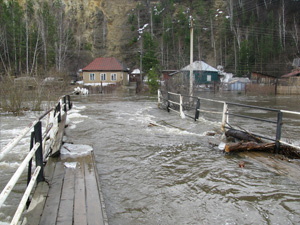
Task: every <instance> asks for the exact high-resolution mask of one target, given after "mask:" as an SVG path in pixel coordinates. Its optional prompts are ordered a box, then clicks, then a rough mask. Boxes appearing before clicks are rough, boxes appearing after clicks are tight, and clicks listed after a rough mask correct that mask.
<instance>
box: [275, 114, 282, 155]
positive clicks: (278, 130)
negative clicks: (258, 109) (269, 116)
mask: <svg viewBox="0 0 300 225" xmlns="http://www.w3.org/2000/svg"><path fill="white" fill-rule="evenodd" d="M281 127H282V112H281V111H279V112H278V113H277V128H276V143H275V147H276V153H277V154H278V152H279V148H280V139H281Z"/></svg>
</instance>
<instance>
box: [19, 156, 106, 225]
mask: <svg viewBox="0 0 300 225" xmlns="http://www.w3.org/2000/svg"><path fill="white" fill-rule="evenodd" d="M75 163H76V167H75V166H74V165H75ZM70 165H73V166H74V167H72V166H70ZM45 178H46V181H45V182H40V183H39V184H38V186H37V189H36V191H35V194H34V196H33V199H32V202H31V204H30V206H29V208H28V210H27V213H26V214H25V216H24V217H25V220H24V222H23V224H30V225H39V224H40V225H50V224H51V225H52V224H56V225H60V224H63V225H77V224H78V225H79V224H80V225H85V224H88V225H107V224H108V222H107V217H106V213H105V206H104V203H103V197H102V193H101V188H100V184H99V179H98V173H97V168H96V166H95V160H94V155H93V152H90V153H89V154H87V155H84V156H78V157H76V158H65V159H62V158H61V157H60V156H58V157H55V158H50V159H49V160H48V162H47V164H46V167H45Z"/></svg>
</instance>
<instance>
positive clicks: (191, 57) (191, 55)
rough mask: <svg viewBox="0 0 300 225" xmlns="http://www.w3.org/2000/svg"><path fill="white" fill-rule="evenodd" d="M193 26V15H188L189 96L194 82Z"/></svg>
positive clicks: (191, 94) (191, 93)
mask: <svg viewBox="0 0 300 225" xmlns="http://www.w3.org/2000/svg"><path fill="white" fill-rule="evenodd" d="M193 46H194V26H193V16H192V15H190V96H193V83H194V71H193V65H192V64H193V58H194V55H193V51H194V48H193Z"/></svg>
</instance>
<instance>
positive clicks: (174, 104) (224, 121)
mask: <svg viewBox="0 0 300 225" xmlns="http://www.w3.org/2000/svg"><path fill="white" fill-rule="evenodd" d="M184 99H185V100H186V101H184ZM203 102H212V103H213V104H214V105H219V106H220V107H219V109H218V110H213V109H210V110H208V109H204V108H202V107H201V104H202V103H203ZM158 106H159V107H162V106H164V107H165V108H166V109H167V111H168V112H170V111H173V112H176V113H178V114H179V115H180V116H181V118H184V117H189V118H192V119H194V120H195V121H196V120H198V119H199V115H200V112H202V113H209V114H219V115H221V119H220V120H221V130H222V131H223V132H225V130H226V128H227V129H238V130H240V129H239V128H233V127H234V126H233V125H232V124H231V123H229V117H230V118H233V117H235V118H243V119H246V120H252V121H261V122H265V123H268V124H274V125H275V127H274V128H275V130H276V131H275V135H274V136H275V137H274V138H272V137H271V138H270V136H269V135H270V134H268V135H265V136H262V135H260V134H254V133H252V134H253V135H254V136H257V137H259V138H262V139H266V140H270V141H274V142H275V144H276V150H277V151H278V149H279V147H280V144H284V145H287V146H290V147H293V148H296V149H298V150H300V146H296V145H294V144H291V143H287V142H285V141H283V140H282V137H281V136H282V125H283V114H285V115H296V116H300V112H295V111H287V110H279V109H271V108H265V107H258V106H252V105H245V104H238V103H232V102H225V101H218V100H213V99H207V98H201V97H192V96H184V95H181V94H178V93H172V92H166V93H162V92H161V91H160V90H158ZM234 107H236V108H242V109H243V111H247V109H255V110H262V111H265V112H269V113H273V119H265V118H259V117H254V116H248V115H245V114H241V113H233V112H232V111H233V110H231V109H232V108H234ZM185 108H188V110H184V109H185ZM215 108H217V107H215ZM191 112H194V114H193V115H190V113H191ZM298 119H300V117H299V118H298ZM217 122H218V121H217ZM242 131H244V130H242Z"/></svg>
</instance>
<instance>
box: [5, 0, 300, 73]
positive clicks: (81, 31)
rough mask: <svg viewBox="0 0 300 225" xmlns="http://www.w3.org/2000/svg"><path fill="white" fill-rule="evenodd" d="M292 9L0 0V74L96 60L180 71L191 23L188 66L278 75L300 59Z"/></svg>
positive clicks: (220, 0)
mask: <svg viewBox="0 0 300 225" xmlns="http://www.w3.org/2000/svg"><path fill="white" fill-rule="evenodd" d="M299 11H300V1H299V0H210V1H209V0H160V1H150V0H141V1H137V0H91V1H84V0H55V1H52V0H51V1H50V0H36V1H34V0H22V1H21V0H20V1H16V0H7V1H4V0H0V60H1V62H0V73H1V74H2V75H16V76H20V75H29V76H47V75H49V74H53V73H57V72H59V73H68V74H72V73H73V74H74V73H76V71H77V70H78V69H80V68H82V67H83V66H85V65H86V64H87V63H89V62H90V61H91V60H92V59H93V57H99V56H114V57H117V58H118V59H119V60H120V61H122V62H124V63H126V64H127V66H128V67H130V68H131V69H134V68H138V67H140V63H141V62H142V64H143V65H142V66H143V70H144V71H145V72H148V71H149V70H150V68H156V69H157V70H162V69H180V68H182V67H183V66H186V65H187V64H189V61H190V59H189V57H190V26H191V18H192V20H193V29H194V45H193V49H194V51H193V52H194V60H199V59H201V60H204V61H206V62H208V63H209V64H211V65H212V66H217V65H223V66H224V68H225V70H226V71H228V72H233V73H235V74H237V75H248V74H249V73H250V72H251V71H259V72H262V73H265V74H270V75H276V76H279V75H282V74H284V73H286V72H289V71H290V70H291V69H292V61H293V59H294V58H297V57H300V52H299V51H300V49H299V44H300V43H299V38H300V37H299V36H300V15H299ZM141 55H142V60H140V56H141Z"/></svg>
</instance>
